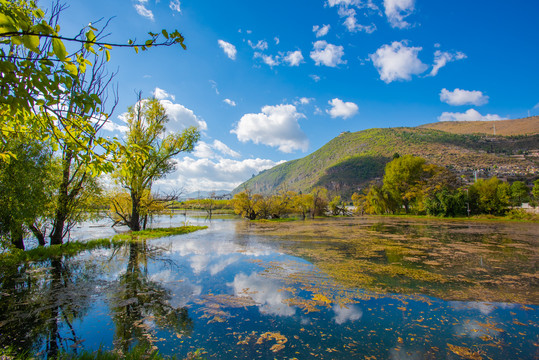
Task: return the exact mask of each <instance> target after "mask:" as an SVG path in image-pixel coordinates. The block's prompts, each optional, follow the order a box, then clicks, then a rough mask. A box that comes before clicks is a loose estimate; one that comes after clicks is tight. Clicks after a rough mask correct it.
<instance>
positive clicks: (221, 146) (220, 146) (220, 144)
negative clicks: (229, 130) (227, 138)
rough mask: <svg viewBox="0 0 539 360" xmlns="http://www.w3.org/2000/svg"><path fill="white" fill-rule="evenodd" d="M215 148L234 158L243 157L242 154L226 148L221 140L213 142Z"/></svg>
mask: <svg viewBox="0 0 539 360" xmlns="http://www.w3.org/2000/svg"><path fill="white" fill-rule="evenodd" d="M213 148H214V149H215V150H218V151H220V152H221V153H223V154H225V155H228V156H232V157H235V158H238V157H240V156H241V155H240V153H238V152H236V151H234V150H232V149H231V148H229V147H228V146H226V145H225V144H224V143H223V142H221V141H219V140H213Z"/></svg>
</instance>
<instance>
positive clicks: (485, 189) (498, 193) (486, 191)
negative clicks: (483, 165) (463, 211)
mask: <svg viewBox="0 0 539 360" xmlns="http://www.w3.org/2000/svg"><path fill="white" fill-rule="evenodd" d="M469 198H470V200H469V201H470V208H471V210H472V212H473V213H475V214H492V215H495V214H497V215H501V214H503V213H505V212H506V211H507V210H508V208H509V205H510V200H511V187H510V186H509V184H507V183H506V182H503V181H501V180H499V179H498V178H496V177H492V178H490V179H487V180H484V179H479V180H477V182H476V183H474V184H473V185H472V186H470V189H469Z"/></svg>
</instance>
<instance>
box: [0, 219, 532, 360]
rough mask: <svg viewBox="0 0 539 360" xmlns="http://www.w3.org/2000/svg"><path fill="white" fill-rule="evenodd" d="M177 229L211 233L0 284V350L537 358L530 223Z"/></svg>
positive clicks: (230, 224)
mask: <svg viewBox="0 0 539 360" xmlns="http://www.w3.org/2000/svg"><path fill="white" fill-rule="evenodd" d="M185 220H188V221H189V222H190V223H191V224H194V225H203V224H207V225H208V226H209V228H208V229H207V230H202V231H198V232H195V233H191V234H188V235H181V236H172V237H167V238H163V239H157V240H149V241H145V242H139V243H131V244H126V245H124V246H121V247H117V248H113V249H100V250H95V251H92V252H86V253H83V254H81V255H78V256H76V257H73V258H64V259H58V260H53V261H47V262H44V263H34V264H27V265H24V266H21V267H20V268H18V269H13V270H12V271H11V272H8V273H3V274H2V275H1V276H2V277H1V288H0V342H1V343H0V346H2V347H6V346H11V347H12V348H15V349H19V351H21V352H22V351H30V352H31V353H34V354H38V355H39V356H40V357H43V358H46V357H47V354H54V353H56V352H58V351H69V352H77V351H80V349H88V350H95V349H98V348H100V347H101V348H103V349H107V350H112V349H115V350H116V351H120V352H121V351H127V350H128V349H129V348H131V347H132V346H134V344H135V343H138V344H143V345H145V346H147V347H156V348H157V349H158V350H159V352H160V353H162V354H165V355H178V356H179V357H183V356H185V355H186V354H187V353H188V352H189V351H193V350H196V349H199V348H204V350H205V351H206V352H207V354H206V357H207V358H209V359H236V358H237V359H273V358H278V359H294V358H297V359H310V358H319V359H350V358H357V359H481V358H483V359H489V358H491V359H504V360H505V359H537V358H538V357H539V347H538V343H539V323H538V316H537V310H538V306H537V305H539V298H538V292H537V291H538V286H537V285H538V277H537V264H538V255H537V239H538V234H539V229H538V227H537V224H528V225H526V224H524V225H522V224H516V225H515V224H505V225H504V224H502V225H500V224H495V225H489V224H487V225H481V226H478V225H475V228H474V226H472V227H469V226H463V225H462V224H460V225H459V224H457V223H455V224H451V223H449V224H445V223H439V222H433V223H428V222H427V223H425V222H424V221H423V222H414V221H402V220H398V219H393V220H392V219H389V220H388V219H384V220H376V219H375V220H372V219H370V220H362V219H344V220H339V221H334V222H333V223H332V222H331V221H332V220H331V219H327V220H321V221H318V222H311V223H309V222H307V223H301V224H298V223H286V224H276V225H275V224H264V223H262V224H254V225H253V224H248V223H246V222H244V221H242V220H231V219H227V220H213V221H212V222H211V223H205V222H204V220H202V219H198V220H197V219H196V218H187V219H186V218H183V217H178V218H174V219H169V218H163V219H161V221H162V222H163V223H162V224H161V226H168V225H169V224H168V222H170V224H171V225H174V224H173V222H175V223H177V222H180V221H185ZM305 224H307V225H305ZM93 226H95V225H93ZM492 226H494V227H496V228H495V229H492ZM485 227H487V228H490V229H485ZM91 229H92V228H91V227H85V228H82V229H80V231H79V233H78V236H79V237H81V238H82V237H88V232H91ZM94 229H97V230H96V233H97V232H98V231H100V232H101V233H100V234H99V235H98V236H101V235H103V234H104V233H106V232H107V231H110V230H108V228H94ZM341 233H346V234H347V235H349V236H342V235H336V234H341ZM485 234H486V235H485ZM489 234H490V235H489ZM500 234H504V235H503V236H501V235H500ZM74 236H75V237H76V236H77V234H76V233H75V234H74ZM367 242H368V245H367ZM425 242H428V243H429V244H431V246H432V249H430V250H429V251H428V254H426V253H425V254H423V253H421V251H419V250H418V249H420V248H424V247H425V246H424V245H425ZM396 243H399V244H401V245H399V247H398V248H397V247H396V245H395V244H396ZM380 244H382V245H383V246H385V247H382V248H380V246H382V245H380ZM413 244H416V245H417V244H422V246H421V247H420V246H419V245H417V246H414V245H413ZM444 244H445V245H444ZM455 244H461V245H458V246H457V245H455ZM500 244H503V246H502V245H500ZM507 244H509V245H507ZM470 247H471V248H470ZM448 249H449V250H448ZM466 251H468V252H469V253H466ZM466 254H468V255H469V256H470V258H473V259H474V260H473V261H470V260H469V259H468V257H467V256H466ZM478 254H479V255H478ZM472 255H473V256H472ZM476 255H478V256H476ZM463 259H464V260H463ZM358 264H359V265H358ZM336 269H340V270H338V271H337V270H336ZM342 269H344V270H342ZM362 269H363V270H362ZM474 269H475V270H474ZM341 270H342V271H341ZM476 275H477V277H476V278H474V276H476ZM474 279H475V280H477V281H478V283H479V284H480V285H477V284H475V283H474V284H472V282H475V280H474ZM500 279H501V280H500ZM440 284H441V285H440ZM470 284H472V285H470ZM438 285H440V286H441V287H438ZM499 289H505V290H506V291H505V292H504V291H501V290H499ZM511 293H515V294H516V295H515V297H514V298H512V297H508V296H509V294H511ZM474 299H480V300H481V301H474ZM508 299H514V300H515V301H508Z"/></svg>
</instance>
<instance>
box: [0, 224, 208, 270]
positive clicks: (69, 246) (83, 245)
mask: <svg viewBox="0 0 539 360" xmlns="http://www.w3.org/2000/svg"><path fill="white" fill-rule="evenodd" d="M206 228H207V226H180V227H175V228H158V229H149V230H142V231H135V232H132V231H130V232H127V233H124V234H118V235H115V236H114V237H112V238H104V239H95V240H89V241H85V242H81V241H72V242H68V243H65V244H61V245H51V246H40V247H37V248H35V249H31V250H25V251H24V250H19V249H12V250H11V251H9V252H6V253H3V254H0V263H1V264H2V265H3V266H10V265H17V264H21V263H25V262H29V261H44V260H47V259H51V258H59V257H62V256H65V257H71V256H75V255H78V254H80V253H81V252H83V251H86V250H94V249H98V248H101V249H108V248H111V247H112V246H113V245H119V244H123V243H125V242H129V241H141V240H148V239H156V238H161V237H165V236H172V235H183V234H188V233H191V232H194V231H197V230H203V229H206Z"/></svg>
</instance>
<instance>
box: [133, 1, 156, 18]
mask: <svg viewBox="0 0 539 360" xmlns="http://www.w3.org/2000/svg"><path fill="white" fill-rule="evenodd" d="M144 3H145V1H144V2H142V1H141V2H139V3H138V4H135V5H134V6H135V10H137V13H138V14H139V15H140V16H143V17H145V18H147V19H150V20H151V21H154V17H153V12H152V11H151V10H149V9H147V8H146V6H145V5H144Z"/></svg>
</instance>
